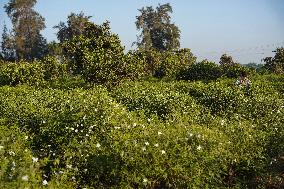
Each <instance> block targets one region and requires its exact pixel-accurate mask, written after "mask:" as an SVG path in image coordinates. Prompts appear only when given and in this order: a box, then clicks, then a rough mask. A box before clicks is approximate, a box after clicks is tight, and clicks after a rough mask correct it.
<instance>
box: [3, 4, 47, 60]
mask: <svg viewBox="0 0 284 189" xmlns="http://www.w3.org/2000/svg"><path fill="white" fill-rule="evenodd" d="M36 2H37V1H36V0H10V1H9V2H8V3H7V4H6V5H5V6H4V8H5V11H6V13H7V14H8V16H9V18H10V19H11V21H12V24H13V29H12V33H11V35H10V36H9V37H8V38H9V41H11V43H13V48H14V51H15V58H16V59H27V60H32V59H34V58H42V57H43V56H44V55H45V53H46V40H45V38H44V37H43V36H42V35H41V33H40V31H41V30H43V29H44V28H45V23H44V21H45V19H44V18H43V17H42V16H41V15H40V14H39V13H38V12H36V11H35V10H34V9H33V7H34V5H35V4H36Z"/></svg>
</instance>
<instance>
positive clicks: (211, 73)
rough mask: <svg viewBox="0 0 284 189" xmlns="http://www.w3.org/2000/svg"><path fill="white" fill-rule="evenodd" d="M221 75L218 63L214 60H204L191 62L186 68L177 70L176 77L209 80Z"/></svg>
mask: <svg viewBox="0 0 284 189" xmlns="http://www.w3.org/2000/svg"><path fill="white" fill-rule="evenodd" d="M221 75H222V72H221V69H220V67H219V66H218V65H216V64H215V63H214V62H208V61H207V60H204V61H202V62H199V63H196V64H192V65H191V66H190V67H188V68H187V69H185V70H182V71H181V72H179V75H178V79H182V80H190V81H196V80H203V81H209V80H216V79H218V78H219V77H221Z"/></svg>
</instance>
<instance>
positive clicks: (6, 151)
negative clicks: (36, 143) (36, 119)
mask: <svg viewBox="0 0 284 189" xmlns="http://www.w3.org/2000/svg"><path fill="white" fill-rule="evenodd" d="M28 138H29V136H28V134H27V133H25V132H22V131H21V130H20V129H19V128H18V127H16V126H12V127H6V126H0V139H1V140H0V167H1V171H0V187H1V188H3V189H4V188H7V189H8V188H24V187H39V186H40V185H41V170H40V166H39V163H38V162H35V161H33V160H35V159H34V158H35V157H33V154H32V151H31V150H30V149H29V146H28V145H27V143H28V142H27V141H28Z"/></svg>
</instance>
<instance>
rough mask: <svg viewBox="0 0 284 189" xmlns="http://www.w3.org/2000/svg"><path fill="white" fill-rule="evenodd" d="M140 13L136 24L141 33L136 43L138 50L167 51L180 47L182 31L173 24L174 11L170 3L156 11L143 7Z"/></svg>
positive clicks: (160, 6) (157, 8)
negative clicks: (172, 15) (172, 14)
mask: <svg viewBox="0 0 284 189" xmlns="http://www.w3.org/2000/svg"><path fill="white" fill-rule="evenodd" d="M139 12H140V13H141V14H140V15H139V16H137V17H136V19H137V20H136V22H135V24H136V28H137V30H139V31H141V34H140V35H139V36H138V41H137V42H136V45H137V46H138V48H140V49H145V50H149V49H151V48H154V49H156V50H159V51H166V50H176V49H178V48H179V47H180V42H179V40H180V30H179V29H178V27H177V26H176V25H175V24H173V23H172V22H171V16H170V13H172V12H173V10H172V7H171V5H170V4H169V3H167V4H163V5H160V4H159V6H158V7H156V9H154V8H153V7H152V6H150V7H143V8H142V9H139Z"/></svg>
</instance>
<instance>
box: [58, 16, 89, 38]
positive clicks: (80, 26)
mask: <svg viewBox="0 0 284 189" xmlns="http://www.w3.org/2000/svg"><path fill="white" fill-rule="evenodd" d="M90 18H91V16H85V15H84V13H83V12H81V13H79V14H75V13H71V14H70V15H69V16H68V18H67V23H66V24H65V23H64V22H60V23H59V24H58V25H56V26H54V28H55V29H58V32H57V34H56V35H57V39H58V40H59V41H60V42H64V41H66V40H70V39H72V38H73V37H74V36H78V35H81V34H82V33H83V31H84V29H85V26H86V25H87V23H88V22H89V21H90Z"/></svg>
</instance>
